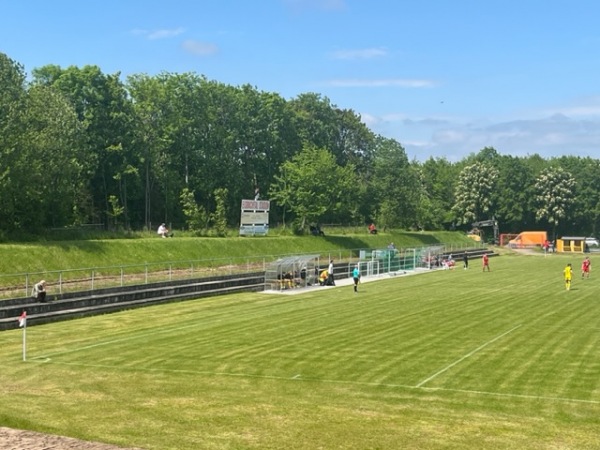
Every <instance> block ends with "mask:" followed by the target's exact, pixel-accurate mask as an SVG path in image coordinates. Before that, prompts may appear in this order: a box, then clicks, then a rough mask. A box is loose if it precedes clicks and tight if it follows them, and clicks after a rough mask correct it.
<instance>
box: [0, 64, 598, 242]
mask: <svg viewBox="0 0 600 450" xmlns="http://www.w3.org/2000/svg"><path fill="white" fill-rule="evenodd" d="M532 150H534V149H532ZM568 150H573V151H576V149H565V151H568ZM599 168H600V167H599V161H598V160H595V159H591V158H579V157H574V156H565V157H561V158H552V159H548V160H547V159H543V158H542V157H540V156H538V155H537V154H533V155H531V156H527V157H512V156H508V155H500V154H499V153H498V152H497V151H496V150H494V149H493V148H484V149H482V150H480V151H479V152H478V153H476V154H471V155H469V156H468V157H466V158H464V160H462V161H460V162H456V163H451V162H449V161H447V160H446V159H445V158H429V159H428V160H426V161H424V162H419V161H409V159H408V157H407V155H406V152H405V150H404V148H403V147H402V145H401V144H400V143H399V142H397V141H395V140H394V139H388V138H385V137H383V136H379V135H377V134H375V133H373V132H372V131H371V130H369V129H368V127H367V126H366V125H365V124H364V123H363V122H362V121H361V117H360V116H359V115H358V114H357V113H355V112H354V111H352V110H348V109H340V108H338V107H337V106H336V105H333V104H331V102H330V101H329V99H327V98H326V97H323V96H321V95H320V94H317V93H305V94H301V95H299V96H298V97H296V98H293V99H289V100H286V99H284V98H282V97H281V96H280V95H279V94H277V93H272V92H263V91H259V90H257V89H256V88H254V87H252V86H249V85H244V86H229V85H226V84H223V83H219V82H217V81H213V80H208V79H206V78H205V77H204V76H201V75H198V74H194V73H184V74H174V73H161V74H159V75H156V76H148V75H145V74H139V75H133V76H130V77H127V79H126V80H122V79H121V77H120V74H118V73H117V74H112V75H107V74H104V73H102V71H101V70H100V68H98V67H96V66H85V67H83V68H79V67H68V68H66V69H64V68H61V67H58V66H54V65H49V66H44V67H41V68H35V69H33V70H32V73H31V74H30V76H29V77H28V76H27V74H26V73H25V70H24V68H23V67H22V65H21V64H19V63H18V62H16V61H13V60H12V59H10V58H9V57H8V56H7V55H5V54H2V53H0V204H1V205H2V208H0V224H1V227H2V230H4V231H8V232H10V231H13V230H24V231H27V232H32V233H35V232H38V231H40V230H43V229H48V228H60V227H68V226H74V225H79V224H90V223H92V224H102V225H103V226H104V227H106V228H110V229H134V230H136V229H153V228H155V227H156V226H157V225H158V224H159V223H160V222H166V223H168V224H171V225H172V226H174V227H176V228H185V229H190V230H193V231H196V232H198V233H199V234H202V233H207V232H208V231H209V230H210V232H213V233H217V234H223V233H224V232H225V230H226V229H227V227H235V226H236V225H238V224H239V219H240V210H239V208H240V200H241V199H243V198H253V197H254V195H255V193H256V191H257V190H258V192H259V195H260V196H261V198H263V199H265V198H268V199H270V200H271V204H272V211H271V224H279V225H285V226H288V227H293V228H294V229H295V230H298V231H303V230H306V229H307V228H308V226H309V225H310V224H313V223H321V224H323V223H325V224H327V223H339V224H345V225H363V224H367V223H369V222H371V221H374V222H375V223H377V225H378V227H379V228H380V229H381V228H385V227H393V228H402V229H428V230H431V229H444V228H453V227H462V228H468V227H469V225H470V223H471V222H473V221H478V220H486V219H489V218H491V217H495V218H496V219H497V220H498V222H499V223H500V228H501V231H502V232H516V231H519V230H524V229H534V228H535V229H547V230H548V231H551V232H554V233H559V234H560V233H579V234H584V233H585V234H591V233H595V232H596V231H597V229H598V225H599V215H600V170H598V169H599Z"/></svg>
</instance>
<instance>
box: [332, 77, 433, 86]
mask: <svg viewBox="0 0 600 450" xmlns="http://www.w3.org/2000/svg"><path fill="white" fill-rule="evenodd" d="M324 84H325V85H327V86H333V87H402V88H430V87H434V86H436V83H435V82H433V81H431V80H411V79H403V78H395V79H394V78H392V79H380V80H360V79H337V80H329V81H326V82H325V83H324Z"/></svg>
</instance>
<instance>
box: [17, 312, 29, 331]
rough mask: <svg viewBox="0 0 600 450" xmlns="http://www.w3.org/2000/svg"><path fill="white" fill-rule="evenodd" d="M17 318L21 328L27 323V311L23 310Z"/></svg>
mask: <svg viewBox="0 0 600 450" xmlns="http://www.w3.org/2000/svg"><path fill="white" fill-rule="evenodd" d="M17 320H18V321H19V326H20V327H21V328H23V327H24V326H25V325H27V311H23V312H22V313H21V315H20V316H19V318H18V319H17Z"/></svg>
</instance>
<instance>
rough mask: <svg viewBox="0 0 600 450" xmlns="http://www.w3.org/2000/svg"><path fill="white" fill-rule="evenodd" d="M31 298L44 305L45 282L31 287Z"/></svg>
mask: <svg viewBox="0 0 600 450" xmlns="http://www.w3.org/2000/svg"><path fill="white" fill-rule="evenodd" d="M31 296H32V297H33V298H35V299H36V300H37V301H38V302H40V303H46V280H42V281H40V282H39V283H36V284H34V285H33V291H32V292H31Z"/></svg>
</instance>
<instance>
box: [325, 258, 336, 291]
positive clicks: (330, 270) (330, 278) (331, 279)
mask: <svg viewBox="0 0 600 450" xmlns="http://www.w3.org/2000/svg"><path fill="white" fill-rule="evenodd" d="M327 272H328V279H327V285H328V286H335V279H334V277H333V259H332V260H330V261H329V268H328V269H327Z"/></svg>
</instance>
